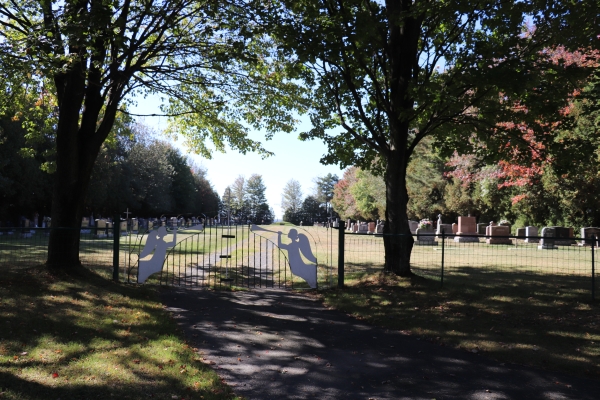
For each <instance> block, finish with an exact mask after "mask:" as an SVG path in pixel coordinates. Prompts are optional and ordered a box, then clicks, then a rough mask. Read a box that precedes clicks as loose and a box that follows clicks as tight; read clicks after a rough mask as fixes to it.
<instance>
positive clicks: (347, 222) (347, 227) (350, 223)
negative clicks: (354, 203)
mask: <svg viewBox="0 0 600 400" xmlns="http://www.w3.org/2000/svg"><path fill="white" fill-rule="evenodd" d="M346 230H347V231H351V230H352V220H350V219H348V220H346Z"/></svg>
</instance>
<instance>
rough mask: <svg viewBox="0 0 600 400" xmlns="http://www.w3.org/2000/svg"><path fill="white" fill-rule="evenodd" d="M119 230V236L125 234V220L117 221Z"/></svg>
mask: <svg viewBox="0 0 600 400" xmlns="http://www.w3.org/2000/svg"><path fill="white" fill-rule="evenodd" d="M119 231H120V232H121V236H127V234H128V233H127V221H121V222H120V223H119Z"/></svg>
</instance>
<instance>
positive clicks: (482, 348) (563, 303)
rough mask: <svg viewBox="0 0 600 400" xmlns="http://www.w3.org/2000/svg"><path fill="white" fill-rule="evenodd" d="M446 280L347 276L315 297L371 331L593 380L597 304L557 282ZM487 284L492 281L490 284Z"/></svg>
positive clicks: (599, 356) (597, 355)
mask: <svg viewBox="0 0 600 400" xmlns="http://www.w3.org/2000/svg"><path fill="white" fill-rule="evenodd" d="M532 280H534V278H532V277H528V281H527V282H526V285H525V284H522V282H519V281H518V280H515V281H513V282H511V283H510V284H509V283H504V284H490V280H486V281H473V280H470V281H469V282H464V283H463V284H461V283H459V282H453V284H452V285H451V286H450V285H448V286H447V287H446V288H444V289H441V288H440V283H439V281H431V280H427V279H424V278H420V277H413V278H400V277H397V276H394V275H386V274H372V275H362V276H361V275H354V276H351V277H350V279H348V280H346V284H347V287H346V288H345V289H343V290H336V289H333V290H329V291H324V292H322V294H321V296H322V297H323V300H324V302H325V303H326V304H327V305H328V306H330V307H334V308H337V309H340V310H343V311H345V312H347V313H349V314H352V315H354V316H355V317H356V318H358V319H364V320H366V321H368V322H370V323H372V324H374V325H379V326H383V327H386V328H389V329H394V330H400V331H403V332H404V333H407V334H411V335H415V336H417V337H420V338H421V340H428V341H430V342H433V343H436V344H438V345H442V346H453V347H456V348H460V349H464V350H466V351H470V352H473V353H480V354H483V355H485V356H488V357H491V358H493V359H496V360H499V361H501V362H507V363H517V364H522V365H529V366H534V367H538V368H543V369H547V370H555V371H561V372H565V373H569V374H573V375H579V376H581V375H584V376H587V377H591V378H595V379H600V315H599V314H598V311H599V305H598V303H597V302H596V303H593V302H590V301H585V300H582V296H581V294H580V293H578V292H577V290H576V289H571V288H569V287H568V286H561V284H560V281H556V282H555V284H548V283H547V282H545V281H543V282H540V284H539V285H536V284H535V282H534V281H532ZM492 282H493V280H492Z"/></svg>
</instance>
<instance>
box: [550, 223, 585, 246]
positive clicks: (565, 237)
mask: <svg viewBox="0 0 600 400" xmlns="http://www.w3.org/2000/svg"><path fill="white" fill-rule="evenodd" d="M549 228H554V236H555V237H556V240H555V241H554V244H555V245H556V246H570V245H572V244H575V243H577V242H576V241H575V240H574V239H573V228H567V227H564V226H551V227H549ZM542 236H543V235H542Z"/></svg>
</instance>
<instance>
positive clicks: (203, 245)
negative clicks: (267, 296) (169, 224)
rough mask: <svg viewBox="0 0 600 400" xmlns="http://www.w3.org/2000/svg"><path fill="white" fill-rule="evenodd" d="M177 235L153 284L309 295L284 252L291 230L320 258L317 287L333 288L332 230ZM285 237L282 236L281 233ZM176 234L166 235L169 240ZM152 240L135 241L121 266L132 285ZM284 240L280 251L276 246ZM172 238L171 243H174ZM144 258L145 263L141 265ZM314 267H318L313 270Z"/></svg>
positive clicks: (214, 229)
mask: <svg viewBox="0 0 600 400" xmlns="http://www.w3.org/2000/svg"><path fill="white" fill-rule="evenodd" d="M195 228H198V227H191V228H187V229H185V228H184V229H179V230H178V231H177V236H176V242H175V245H174V246H172V247H170V248H169V249H168V250H167V252H166V256H165V258H164V263H163V266H162V269H161V270H160V272H157V273H155V274H153V275H151V276H150V277H149V278H148V280H147V282H148V283H150V284H160V285H173V286H187V287H210V288H216V289H219V288H229V287H231V288H235V287H238V288H294V289H302V288H306V289H308V288H309V287H310V286H309V284H308V283H307V282H306V281H305V280H304V279H302V278H300V277H298V276H296V275H294V274H292V272H291V268H290V257H289V256H288V252H287V251H286V250H284V249H283V247H286V246H285V245H283V244H284V243H286V242H288V243H289V239H288V235H289V232H290V230H296V231H297V232H299V233H300V235H304V236H305V237H306V238H307V239H308V242H309V243H310V247H311V249H312V252H313V253H314V256H315V258H316V269H317V282H318V286H319V287H326V286H330V285H331V284H332V282H333V279H334V278H333V276H332V266H333V265H335V264H334V260H333V252H334V250H336V251H337V249H334V248H333V247H332V240H333V238H334V237H335V235H337V231H335V230H333V229H325V228H322V227H321V228H318V229H320V231H318V232H317V231H316V229H314V228H313V227H306V228H302V227H289V226H285V225H269V226H260V227H257V226H255V225H254V226H250V225H233V226H227V225H215V226H206V227H201V228H200V229H195ZM279 232H281V233H279ZM173 233H174V231H173V230H170V231H169V232H168V234H169V235H172V234H173ZM149 234H150V235H152V231H150V232H145V233H144V234H141V233H140V234H139V235H135V234H133V235H131V237H130V238H128V239H126V238H121V240H122V241H123V240H129V245H128V246H126V247H125V248H126V249H127V251H126V252H125V254H121V255H120V259H121V261H120V264H121V265H122V266H123V264H124V268H123V269H124V270H125V272H126V280H127V281H128V282H132V283H134V282H136V281H137V279H138V269H139V264H140V263H139V262H140V260H142V262H144V260H145V259H146V258H145V257H144V254H143V253H142V252H143V250H144V246H145V244H146V242H148V241H149ZM279 235H281V237H282V238H281V239H280V240H281V243H282V248H280V247H279V246H278V236H279ZM171 238H172V236H171V237H169V239H168V240H172V239H171ZM140 255H141V256H142V258H141V259H140ZM312 265H314V264H312Z"/></svg>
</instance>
